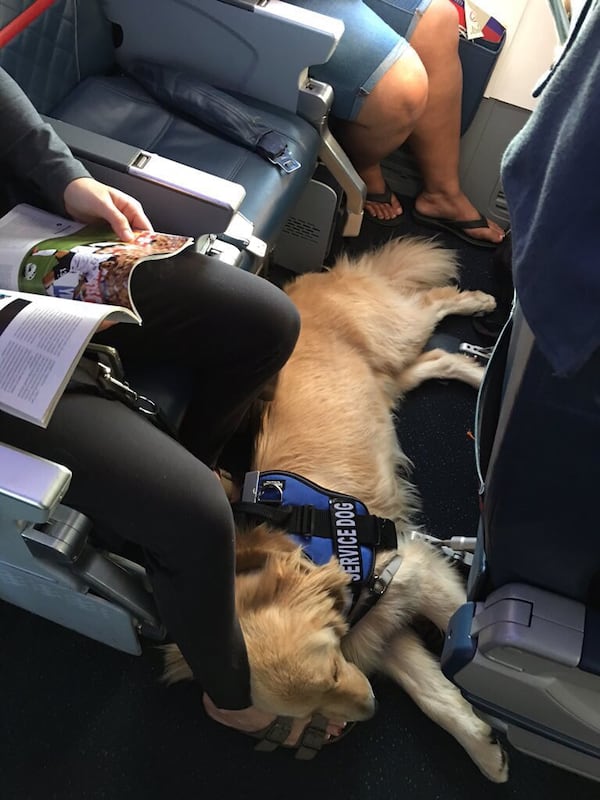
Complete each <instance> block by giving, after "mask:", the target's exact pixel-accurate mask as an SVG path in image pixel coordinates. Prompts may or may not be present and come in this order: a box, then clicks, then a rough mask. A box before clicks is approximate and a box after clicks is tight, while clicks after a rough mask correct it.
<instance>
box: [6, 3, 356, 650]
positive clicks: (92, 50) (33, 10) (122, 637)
mask: <svg viewBox="0 0 600 800" xmlns="http://www.w3.org/2000/svg"><path fill="white" fill-rule="evenodd" d="M289 9H291V11H289V10H288V6H287V4H286V3H283V2H279V0H269V2H268V3H266V4H265V3H262V2H261V3H258V2H256V3H251V2H248V3H240V4H236V5H231V4H229V3H222V2H220V0H191V1H190V2H188V3H186V4H164V3H148V2H146V1H145V2H144V3H142V4H139V3H136V2H135V0H128V2H126V3H123V2H121V1H120V2H119V3H117V4H115V5H114V6H113V7H110V4H109V3H105V4H104V5H103V4H101V3H100V2H98V1H97V0H85V2H82V0H54V2H46V1H45V0H44V1H43V2H39V1H36V0H19V1H18V2H14V0H0V64H2V66H3V67H5V68H6V69H7V71H8V72H9V73H10V74H12V76H13V77H14V78H15V79H16V80H17V82H18V83H20V85H21V86H22V87H23V89H24V90H25V91H26V93H27V94H28V95H29V96H30V97H31V99H32V101H33V102H34V104H35V105H36V106H37V108H38V110H39V111H40V112H41V113H42V114H44V115H50V116H49V117H48V116H46V119H49V121H50V122H51V123H52V124H53V126H54V127H55V128H56V129H57V131H58V133H59V135H60V136H61V137H62V138H63V139H64V140H65V141H66V142H67V144H69V146H70V147H71V149H72V150H73V151H74V153H75V154H76V155H77V156H78V157H80V158H81V159H82V160H83V161H84V163H86V165H87V166H88V167H89V169H90V172H91V173H92V174H93V175H94V176H95V177H96V178H98V179H100V180H104V181H106V182H107V183H110V184H112V185H114V186H118V187H119V188H121V189H123V190H124V191H127V192H129V193H130V194H132V195H134V196H136V197H138V199H140V200H141V201H142V202H143V205H144V207H145V209H146V211H147V212H148V214H149V216H150V218H151V219H152V220H153V222H154V224H155V225H156V227H157V228H158V229H160V230H165V231H169V232H173V233H180V234H185V235H190V236H193V237H195V238H197V239H198V240H199V242H200V241H201V240H202V239H204V238H206V237H210V248H211V249H208V250H205V251H202V250H200V251H199V254H200V258H218V259H222V260H225V261H227V260H228V258H229V257H230V256H231V253H230V251H228V250H227V249H226V248H227V247H233V248H234V249H235V250H236V252H237V245H238V244H239V242H238V239H241V240H247V241H244V242H243V246H242V247H241V253H242V257H241V258H240V260H230V261H228V263H234V264H236V265H238V266H242V267H244V268H248V269H251V270H254V271H258V269H259V268H260V267H257V264H260V262H261V261H262V260H263V259H262V256H261V253H260V244H261V243H262V244H264V245H265V247H267V248H268V249H272V248H273V246H274V245H275V241H276V239H277V236H278V233H279V230H280V229H281V227H282V225H283V223H284V222H285V220H286V217H287V216H288V215H289V214H290V213H291V212H292V211H293V210H294V207H295V204H296V202H297V200H298V198H299V197H301V196H303V194H304V193H305V192H306V190H307V187H308V186H309V185H310V184H311V183H312V182H313V181H312V175H313V171H314V168H315V165H316V163H317V160H318V159H319V158H321V157H322V159H323V162H324V163H325V164H326V165H329V166H330V167H331V168H332V169H333V171H334V172H335V171H336V170H337V175H338V177H339V178H340V180H341V181H342V184H345V186H346V187H347V189H348V190H349V195H348V196H349V199H353V201H354V202H355V208H356V213H355V214H351V215H350V216H351V217H352V219H353V222H354V224H355V227H356V223H357V221H358V223H359V222H360V220H361V219H362V197H364V184H362V182H361V181H360V179H357V176H356V173H355V172H354V171H353V168H352V167H351V166H350V162H349V161H347V159H345V157H344V155H343V153H341V152H340V151H339V150H338V149H337V148H336V143H335V140H333V139H332V138H331V136H330V134H329V132H328V129H327V124H326V123H327V113H328V108H329V106H330V105H331V90H330V88H329V87H326V86H325V85H323V84H321V85H319V84H318V82H309V81H308V80H306V81H304V79H303V68H304V67H305V64H306V65H307V64H308V63H309V62H310V61H311V60H315V61H318V60H319V59H321V60H326V59H327V58H329V56H330V54H331V52H332V51H333V48H334V47H335V46H336V44H337V42H338V41H339V38H340V36H341V34H342V31H343V25H342V24H341V23H340V22H339V21H338V20H329V18H327V17H323V16H322V15H318V14H313V13H311V12H306V13H304V12H303V11H302V10H300V9H296V8H295V7H292V6H290V7H289ZM105 12H107V13H105ZM129 12H132V13H133V17H132V18H131V19H130V17H129V16H128V14H129ZM164 13H166V15H167V16H166V18H165V19H160V15H161V14H164ZM187 13H189V14H190V15H191V17H190V18H189V19H188V18H187V17H186V16H185V14H187ZM109 14H110V16H109ZM157 14H158V16H159V19H156V18H155V17H156V15H157ZM178 14H179V16H178ZM181 14H184V16H183V17H181ZM219 14H220V15H221V16H219ZM113 15H114V16H113ZM109 19H118V22H115V26H116V30H117V33H118V34H119V37H121V39H120V40H119V39H117V43H119V41H121V46H122V50H121V48H119V47H117V48H116V49H115V44H114V40H113V25H112V24H111V23H110V22H109ZM132 20H133V22H136V20H137V26H133V27H132V24H133V23H132ZM211 20H212V24H209V23H210V22H211ZM149 21H151V22H152V26H151V29H147V28H144V23H148V22H149ZM173 24H174V25H175V26H176V29H175V30H170V31H168V33H169V35H166V33H167V29H168V26H169V25H173ZM138 28H139V29H141V39H142V43H141V45H140V46H142V45H145V46H146V47H147V48H149V49H150V50H152V51H153V52H152V53H150V54H148V53H147V52H146V53H145V52H144V51H143V50H142V51H139V52H138V51H136V52H135V58H133V57H132V58H133V60H139V59H142V58H143V59H146V63H148V59H152V57H154V58H156V59H157V61H155V62H154V63H156V64H158V66H159V67H162V68H176V69H177V70H179V71H181V73H182V74H185V75H186V76H189V75H191V76H196V75H198V74H200V73H201V69H200V66H199V65H200V64H201V59H202V56H205V55H206V54H209V55H210V54H211V51H212V50H214V48H215V47H217V51H218V54H219V58H218V61H217V62H216V63H217V65H218V70H219V75H220V74H223V75H224V77H223V82H222V84H221V85H222V86H223V87H224V88H226V89H227V90H228V91H230V92H232V93H235V94H236V96H238V97H243V99H244V102H245V103H247V104H248V106H249V107H250V108H251V111H252V115H260V116H261V117H262V119H263V120H265V121H266V123H267V124H268V127H272V128H273V130H275V131H279V132H280V133H281V134H283V135H284V136H285V139H286V141H287V142H289V155H290V156H292V157H293V158H295V159H296V160H297V161H299V162H300V166H299V168H298V169H296V170H294V171H292V172H286V171H285V170H282V169H280V167H279V166H278V165H277V164H274V163H271V162H270V161H268V160H266V159H265V158H263V157H261V156H260V155H258V154H257V153H255V152H253V151H251V150H250V149H249V148H248V147H245V146H244V147H242V146H240V145H238V144H235V143H234V142H232V141H230V139H229V138H228V137H227V136H226V135H223V134H222V133H220V132H217V131H214V130H212V129H209V128H208V127H204V126H202V125H200V124H198V122H197V120H194V121H192V120H191V119H190V118H189V113H185V114H183V113H182V114H178V113H176V112H175V111H174V110H173V109H172V108H170V107H169V108H166V107H165V106H164V105H163V104H161V103H159V102H158V101H157V100H155V99H154V97H152V96H151V95H150V94H149V93H148V92H147V91H146V90H144V89H143V88H142V87H141V86H140V85H139V84H138V83H136V81H135V80H134V79H133V78H132V77H131V76H130V75H129V74H126V68H122V67H121V66H119V65H118V64H117V62H116V60H115V54H116V53H120V52H125V51H127V52H129V50H127V48H128V47H129V48H130V49H131V47H132V46H133V47H134V49H135V47H137V44H136V42H137V39H136V36H137V35H138V33H139V30H137V29H138ZM195 31H198V36H196V35H191V34H190V32H192V33H194V32H195ZM219 34H220V38H219ZM253 37H254V38H253ZM271 37H272V38H271ZM265 41H269V42H273V47H269V48H264V46H263V45H264V42H265ZM236 42H237V43H238V45H239V46H240V47H241V49H242V55H241V56H236V55H235V51H234V49H233V47H234V45H235V44H236ZM261 43H262V44H261ZM161 47H167V48H168V51H162V50H161V49H160V48H161ZM186 48H187V52H186ZM266 50H269V51H272V53H273V54H274V59H275V60H274V59H273V58H271V56H270V54H269V52H263V51H266ZM259 51H260V52H259ZM277 58H279V60H280V63H281V64H282V65H283V66H282V68H281V69H278V67H277V63H276V60H277ZM125 60H126V59H125ZM150 63H152V62H150ZM210 65H211V68H212V69H213V70H214V67H215V61H214V58H213V59H212V60H211V63H210ZM232 70H233V73H234V74H231V71H232ZM236 71H237V72H236ZM205 74H206V75H207V78H208V79H209V80H210V81H211V82H212V83H214V82H215V75H214V74H213V73H212V72H210V71H208V72H205ZM270 87H272V97H271V96H270ZM300 109H302V114H301V113H300ZM55 115H56V116H55ZM146 148H147V149H146ZM145 160H146V161H148V162H149V163H150V166H152V165H153V164H155V163H157V168H156V169H155V170H154V171H152V170H148V169H146V168H145V167H146V162H145ZM215 173H217V174H215ZM342 188H343V187H342ZM331 218H333V212H332V213H331ZM331 218H330V220H329V222H327V223H326V224H330V223H331ZM351 227H352V226H351ZM359 227H360V226H359V225H358V228H359ZM358 228H357V229H356V230H355V233H354V235H356V234H357V233H358ZM215 234H219V235H220V236H221V238H219V239H213V238H212V237H213V236H214V235H215ZM263 237H264V238H263ZM226 238H227V239H229V241H225V239H226ZM232 240H233V242H234V243H233V244H232V243H231V242H232ZM246 245H249V246H246ZM257 250H258V252H256V251H257ZM231 258H232V259H233V258H234V257H233V256H231ZM244 259H245V260H244ZM315 266H317V265H315ZM168 369H169V368H167V367H164V365H154V366H153V368H152V370H148V369H146V368H142V367H141V365H140V368H139V369H136V365H127V374H126V378H127V379H128V380H129V381H130V382H131V384H132V386H134V388H135V389H136V390H137V391H138V392H140V393H142V394H146V395H148V396H149V397H150V398H151V399H154V400H158V402H159V405H160V407H161V409H162V410H163V411H164V412H165V413H166V415H167V416H168V417H169V418H170V422H171V424H172V426H173V427H175V428H177V427H178V425H179V424H180V423H181V421H182V419H183V416H184V415H185V413H186V409H187V401H188V399H189V393H190V391H191V386H190V384H191V376H190V375H187V374H185V373H184V371H182V370H174V374H172V375H168V376H167V377H166V380H165V370H168ZM157 373H160V376H159V380H158V381H156V375H157ZM158 387H160V389H161V391H162V395H161V396H159V391H158ZM69 481H70V473H69V471H68V470H66V469H65V468H64V467H62V466H61V465H58V464H54V463H52V462H49V461H47V460H44V459H40V458H38V457H36V456H32V455H30V454H28V453H24V452H22V451H19V450H16V449H15V448H10V447H6V446H4V445H2V444H1V443H0V534H1V535H0V599H4V600H6V601H8V602H11V603H13V604H15V605H17V606H21V607H23V608H25V609H28V610H30V611H32V612H33V613H36V614H39V615H41V616H44V617H47V618H48V619H51V620H54V621H56V622H59V623H60V624H62V625H65V626H66V627H69V628H72V629H74V630H77V631H79V632H81V633H83V634H85V635H87V636H91V637H92V638H95V639H98V640H99V641H102V642H105V643H107V644H110V645H112V646H114V647H117V648H119V649H121V650H124V651H126V652H131V653H139V652H140V650H141V644H140V638H139V637H140V636H149V637H151V638H155V639H160V638H162V637H163V636H164V630H163V628H162V625H161V622H160V620H159V619H158V617H157V614H156V609H155V608H154V603H153V600H152V595H151V593H150V591H149V587H148V585H147V581H146V578H145V573H144V570H143V568H142V567H140V565H139V564H138V563H136V562H134V561H130V560H129V559H127V558H125V557H123V555H121V554H116V553H108V552H107V551H106V550H105V549H102V548H100V547H99V546H98V545H97V543H96V537H95V535H94V534H95V531H94V526H93V521H91V520H88V519H87V518H86V517H85V516H84V515H82V514H79V513H76V512H74V511H73V510H72V509H70V508H68V507H67V506H65V505H62V504H61V500H62V499H63V497H64V495H65V493H66V491H67V488H68V485H69ZM98 533H100V534H101V532H98Z"/></svg>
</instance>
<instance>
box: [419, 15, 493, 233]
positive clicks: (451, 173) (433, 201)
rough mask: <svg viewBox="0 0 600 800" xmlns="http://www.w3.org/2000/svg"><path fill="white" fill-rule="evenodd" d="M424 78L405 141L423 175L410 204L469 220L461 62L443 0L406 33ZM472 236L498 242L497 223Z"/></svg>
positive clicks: (453, 25) (453, 22)
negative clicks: (462, 167) (421, 100)
mask: <svg viewBox="0 0 600 800" xmlns="http://www.w3.org/2000/svg"><path fill="white" fill-rule="evenodd" d="M411 45H412V47H413V48H414V49H415V51H416V52H417V53H418V55H419V57H420V59H421V61H422V62H423V65H424V67H425V69H426V71H427V76H428V79H429V99H428V102H427V107H426V109H425V112H424V113H423V114H422V115H421V117H420V118H419V120H418V122H417V124H416V125H415V127H414V130H413V132H412V134H411V136H410V139H409V144H410V147H411V149H412V151H413V153H414V155H415V158H416V159H417V161H418V164H419V167H420V170H421V174H422V176H423V191H422V192H421V194H420V195H419V196H418V197H417V200H416V203H415V206H416V209H417V211H419V212H421V213H422V214H427V215H429V216H437V217H447V218H449V219H453V220H465V221H466V220H474V219H477V218H478V217H479V212H478V211H477V210H476V208H475V207H474V206H473V204H472V203H471V201H470V200H469V199H468V198H467V196H466V195H465V194H464V193H463V192H462V190H461V188H460V183H459V177H458V168H459V150H460V109H461V95H462V68H461V64H460V59H459V56H458V24H457V19H456V9H455V8H453V6H452V4H451V3H449V2H448V0H433V2H432V3H431V5H430V6H429V8H428V10H427V11H426V13H425V14H424V15H423V17H422V19H421V20H420V21H419V23H418V25H417V27H416V29H415V32H414V34H413V36H412V38H411ZM468 235H469V236H472V237H473V238H474V239H487V240H489V241H491V242H501V241H502V238H503V231H502V229H501V228H500V227H499V226H498V225H496V223H494V222H491V221H489V227H487V228H473V229H470V230H469V231H468Z"/></svg>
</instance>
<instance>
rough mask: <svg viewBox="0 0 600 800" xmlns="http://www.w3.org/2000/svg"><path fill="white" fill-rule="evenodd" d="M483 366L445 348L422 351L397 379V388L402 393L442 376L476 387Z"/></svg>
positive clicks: (481, 374) (477, 386)
mask: <svg viewBox="0 0 600 800" xmlns="http://www.w3.org/2000/svg"><path fill="white" fill-rule="evenodd" d="M483 373H484V368H483V367H482V366H480V365H479V364H477V363H476V362H475V361H474V360H473V359H472V358H469V357H468V356H463V355H461V354H460V353H447V352H446V351H445V350H438V349H436V350H428V351H427V352H426V353H422V354H421V355H420V356H419V358H418V359H417V360H416V361H415V363H414V364H412V366H410V367H408V369H405V370H404V372H403V373H402V374H401V375H400V378H399V380H398V383H397V385H398V389H399V391H400V392H402V393H403V394H406V393H407V392H410V391H412V390H413V389H416V388H417V386H420V385H421V384H422V383H424V382H425V381H430V380H434V379H439V378H442V379H444V380H458V381H463V382H464V383H468V384H469V386H473V388H475V389H478V388H479V386H480V385H481V381H482V380H483Z"/></svg>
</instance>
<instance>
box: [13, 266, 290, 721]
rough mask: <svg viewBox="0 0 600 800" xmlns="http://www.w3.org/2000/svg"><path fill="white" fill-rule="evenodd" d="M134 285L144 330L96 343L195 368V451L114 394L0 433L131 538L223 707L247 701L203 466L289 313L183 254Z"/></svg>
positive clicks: (217, 498) (238, 413)
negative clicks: (56, 467) (58, 466)
mask: <svg viewBox="0 0 600 800" xmlns="http://www.w3.org/2000/svg"><path fill="white" fill-rule="evenodd" d="M132 294H133V296H134V299H135V303H136V305H137V308H138V310H139V312H140V314H141V316H142V318H143V320H144V323H143V325H142V326H141V327H138V326H135V325H124V324H122V325H117V326H114V327H113V328H111V329H110V330H108V331H106V332H104V333H103V334H101V335H99V336H97V337H96V338H97V339H98V340H100V341H103V342H105V343H110V344H114V345H115V346H116V347H117V348H118V349H119V352H120V353H121V356H122V357H123V361H124V363H125V366H127V363H128V362H129V361H130V360H132V359H135V361H137V363H139V362H140V361H143V360H148V362H149V363H150V362H151V361H152V360H153V359H154V360H156V361H157V362H166V361H170V362H173V363H179V364H182V365H185V366H187V367H190V368H192V369H193V370H194V373H195V377H196V381H197V391H196V395H195V399H194V406H195V413H194V419H196V420H198V419H201V420H202V423H203V424H202V425H197V426H196V428H195V429H194V430H193V431H190V432H188V438H192V439H193V445H192V448H191V449H193V450H194V454H193V453H192V452H190V450H189V449H186V448H184V447H183V446H182V445H181V444H180V443H178V442H177V441H175V440H174V439H173V438H171V437H169V436H168V435H167V434H165V433H163V432H162V431H161V430H159V429H158V428H156V427H155V426H154V425H152V424H151V423H150V422H148V421H147V419H145V418H144V417H143V416H141V415H140V414H138V413H137V412H135V411H132V410H130V409H129V408H127V407H126V406H124V405H123V404H122V403H120V402H118V401H112V400H108V399H106V398H103V397H99V396H94V395H87V394H72V393H67V394H66V395H64V397H63V398H62V399H61V401H60V403H59V405H58V407H57V409H56V411H55V413H54V415H53V417H52V420H51V422H50V425H49V426H48V428H47V429H46V430H43V429H41V428H39V427H37V426H34V425H31V424H29V423H27V422H23V421H22V420H18V419H16V418H14V417H10V416H8V415H7V414H0V440H1V441H3V442H6V443H7V444H13V445H15V446H17V447H22V448H24V449H26V450H29V451H31V452H34V453H37V454H39V455H42V456H44V457H46V458H50V459H52V460H54V461H58V462H59V463H62V464H64V465H65V466H67V467H69V468H70V469H71V470H72V471H73V479H72V482H71V486H70V487H69V490H68V493H67V496H66V498H65V501H64V502H65V503H67V504H68V505H71V506H72V507H74V508H76V509H78V510H80V511H82V512H83V513H85V514H87V515H88V516H89V517H90V518H91V519H92V520H93V521H94V523H95V525H96V527H97V528H98V530H100V531H104V532H106V533H108V534H109V535H116V536H117V537H119V538H121V539H124V540H126V541H130V542H133V543H136V544H138V545H140V546H141V547H142V548H143V550H144V552H145V555H146V562H147V569H148V573H149V576H150V579H151V581H152V586H153V589H154V593H155V599H156V602H157V605H158V608H159V611H160V614H161V617H162V620H163V622H164V623H165V625H166V627H167V629H168V631H169V634H170V635H171V636H172V637H173V639H174V640H175V641H176V642H177V644H178V645H179V647H180V649H181V651H182V653H183V654H184V656H185V658H186V660H187V661H188V663H189V665H190V667H191V669H192V671H193V673H194V676H195V677H196V678H197V680H198V681H199V682H200V683H201V685H202V687H203V689H204V690H205V691H207V692H208V694H209V695H210V697H211V698H212V700H213V701H214V702H215V703H216V704H217V705H218V706H220V707H223V708H245V707H246V706H248V705H250V703H251V700H250V681H249V668H248V661H247V655H246V649H245V646H244V642H243V638H242V634H241V631H240V628H239V625H238V622H237V619H236V615H235V608H234V580H233V576H234V568H235V553H234V525H233V518H232V513H231V508H230V506H229V503H228V501H227V498H226V497H225V494H224V492H223V490H222V488H221V485H220V483H219V481H218V480H217V478H216V476H215V474H214V473H213V472H212V471H211V469H210V466H212V465H213V464H214V462H215V459H216V458H217V456H218V453H219V452H220V450H221V448H222V447H223V445H224V443H225V442H226V441H227V439H228V438H229V437H230V436H231V435H232V433H233V432H234V431H235V429H236V428H237V426H238V425H239V423H240V420H241V419H242V418H243V416H244V414H245V413H246V411H247V410H248V408H249V405H250V404H251V402H252V401H253V400H254V399H255V398H256V396H257V395H258V394H259V393H260V390H261V388H262V386H263V385H264V384H265V382H266V381H268V379H269V378H270V377H272V376H273V375H274V374H275V373H276V372H277V371H278V370H279V369H280V368H281V367H282V366H283V364H284V363H285V361H286V360H287V358H288V357H289V355H290V353H291V351H292V349H293V347H294V344H295V342H296V339H297V336H298V331H299V318H298V314H297V312H296V309H295V307H294V306H293V304H292V303H291V301H289V300H288V298H287V296H286V295H285V294H284V293H283V292H282V291H280V290H279V289H278V288H276V287H275V286H273V285H272V284H270V283H268V282H267V281H266V280H264V279H263V278H259V277H256V276H254V275H251V274H249V273H246V272H243V271H240V270H238V269H236V268H234V267H228V266H226V265H223V264H221V263H218V262H215V261H214V260H211V259H208V258H205V257H202V256H198V255H196V254H195V253H194V252H192V251H186V252H185V253H183V254H180V255H179V256H177V257H175V258H172V259H167V260H163V261H154V262H146V263H144V264H142V265H140V266H139V267H138V268H137V269H136V271H135V272H134V274H133V277H132Z"/></svg>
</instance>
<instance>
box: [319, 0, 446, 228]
mask: <svg viewBox="0 0 600 800" xmlns="http://www.w3.org/2000/svg"><path fill="white" fill-rule="evenodd" d="M444 1H445V2H447V0H444ZM426 102H427V75H426V73H425V69H424V68H423V65H422V64H421V61H420V59H419V57H418V56H417V55H416V53H415V52H414V51H413V50H411V49H410V48H408V49H407V50H406V51H405V52H404V54H403V55H402V57H401V58H400V59H399V60H398V61H397V62H396V63H395V64H394V66H393V67H391V69H389V70H388V71H387V72H386V73H385V75H384V76H383V78H382V79H381V80H380V81H379V83H378V84H377V85H376V86H375V87H374V89H373V90H372V91H371V93H370V94H369V96H368V97H367V99H366V100H365V102H364V104H363V106H362V108H361V110H360V112H359V114H358V117H357V118H356V120H354V121H352V122H348V121H339V122H338V123H337V125H336V129H335V131H336V136H337V138H338V139H339V141H340V144H341V145H342V147H343V148H344V150H345V151H346V153H347V154H348V157H349V158H350V160H351V161H352V163H353V164H354V167H355V168H356V171H357V172H358V173H359V175H360V176H361V178H362V179H363V181H364V182H365V184H366V187H367V193H369V194H381V193H382V192H384V190H385V182H384V179H383V173H382V172H381V161H382V160H383V159H384V158H385V157H386V156H388V155H389V154H390V153H392V152H393V151H394V150H396V149H397V148H398V147H400V145H401V144H403V142H405V141H406V139H407V137H408V135H409V134H410V132H411V131H412V129H413V127H414V125H415V122H416V121H417V119H418V118H419V116H420V115H421V114H422V113H423V110H424V109H425V104H426ZM365 208H366V210H367V212H368V213H369V214H372V215H373V216H375V217H378V218H379V219H393V218H394V217H398V216H400V214H402V206H401V205H400V203H399V202H398V199H397V198H396V197H393V198H392V203H391V204H388V203H371V202H369V203H366V204H365Z"/></svg>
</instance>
